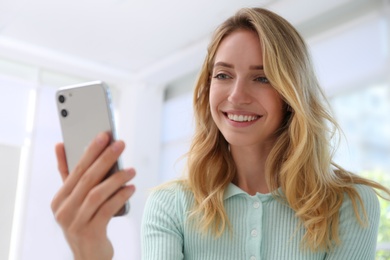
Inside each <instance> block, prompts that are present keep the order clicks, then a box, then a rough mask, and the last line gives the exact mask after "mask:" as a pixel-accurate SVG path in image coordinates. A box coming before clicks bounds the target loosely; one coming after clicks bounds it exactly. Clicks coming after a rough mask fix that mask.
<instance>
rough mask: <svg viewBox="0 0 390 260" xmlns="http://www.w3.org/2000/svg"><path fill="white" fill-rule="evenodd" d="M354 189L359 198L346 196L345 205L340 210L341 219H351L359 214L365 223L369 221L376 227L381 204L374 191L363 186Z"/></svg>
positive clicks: (356, 186)
mask: <svg viewBox="0 0 390 260" xmlns="http://www.w3.org/2000/svg"><path fill="white" fill-rule="evenodd" d="M354 189H355V190H356V192H357V195H358V197H357V196H355V197H352V198H351V196H349V195H348V194H345V195H344V201H343V205H342V207H341V209H340V214H341V217H344V218H349V217H352V216H353V215H355V216H356V213H358V215H359V216H360V217H361V219H362V220H363V221H365V220H368V222H371V224H374V225H376V224H377V223H378V222H379V217H380V204H379V200H378V196H377V194H376V193H375V191H374V189H373V188H371V187H370V186H367V185H363V184H356V185H354ZM355 210H357V212H355ZM355 219H356V217H355Z"/></svg>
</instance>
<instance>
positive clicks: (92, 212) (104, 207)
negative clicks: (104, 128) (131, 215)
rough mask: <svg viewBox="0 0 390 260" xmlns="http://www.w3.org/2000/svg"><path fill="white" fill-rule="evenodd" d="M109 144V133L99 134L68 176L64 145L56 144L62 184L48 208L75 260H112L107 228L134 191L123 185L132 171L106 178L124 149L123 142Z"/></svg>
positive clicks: (131, 187) (129, 178)
mask: <svg viewBox="0 0 390 260" xmlns="http://www.w3.org/2000/svg"><path fill="white" fill-rule="evenodd" d="M108 142H109V136H108V134H105V133H102V134H100V135H99V136H98V137H97V138H96V139H95V140H94V141H93V142H92V143H91V144H90V145H89V147H88V148H87V150H86V152H85V153H84V155H83V157H82V158H81V160H80V161H79V163H78V165H77V166H76V167H75V169H74V170H73V172H72V173H71V174H69V172H68V167H67V164H66V156H65V150H64V146H63V144H62V143H61V144H57V145H56V155H57V162H58V170H59V172H60V174H61V177H62V180H63V183H64V184H63V186H62V187H61V189H60V190H59V191H58V192H57V194H56V195H55V197H54V199H53V201H52V204H51V208H52V211H53V213H54V215H55V218H56V220H57V222H58V223H59V224H60V226H61V227H62V229H63V232H64V234H65V237H66V239H67V241H68V243H69V245H70V247H71V249H72V251H73V254H74V257H75V259H77V260H81V259H94V260H98V259H112V257H113V255H114V251H113V247H112V244H111V242H110V241H109V239H108V237H107V225H108V223H109V221H110V219H111V218H112V216H114V215H115V213H116V212H118V211H119V209H120V208H121V207H122V206H123V205H124V204H125V202H126V201H127V200H128V199H129V198H130V197H131V196H132V195H133V193H134V191H135V187H134V186H133V185H128V186H125V184H126V183H127V182H128V181H130V180H131V179H133V178H134V176H135V170H134V169H128V170H123V171H119V172H117V173H114V174H112V175H111V176H110V177H109V178H107V179H105V177H106V174H107V172H108V171H109V169H110V168H111V167H112V165H113V164H114V163H115V162H116V160H117V159H118V157H119V155H120V154H121V153H122V152H123V150H124V147H125V144H124V143H123V142H122V141H116V142H114V143H113V144H111V145H109V146H107V145H108Z"/></svg>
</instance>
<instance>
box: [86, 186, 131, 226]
mask: <svg viewBox="0 0 390 260" xmlns="http://www.w3.org/2000/svg"><path fill="white" fill-rule="evenodd" d="M134 192H135V186H134V185H128V186H124V187H122V188H121V189H120V190H118V191H117V192H116V193H115V194H114V195H113V196H112V197H110V198H109V199H108V200H107V201H106V202H105V203H104V204H103V205H102V206H101V207H100V208H99V210H98V212H97V214H96V215H95V217H94V218H93V219H92V222H91V225H93V226H96V227H98V226H107V225H108V223H109V221H110V220H111V218H112V217H113V216H114V215H115V214H116V213H117V212H118V211H119V210H120V209H121V208H122V207H123V205H125V203H126V202H127V201H128V200H129V199H130V198H131V196H133V194H134Z"/></svg>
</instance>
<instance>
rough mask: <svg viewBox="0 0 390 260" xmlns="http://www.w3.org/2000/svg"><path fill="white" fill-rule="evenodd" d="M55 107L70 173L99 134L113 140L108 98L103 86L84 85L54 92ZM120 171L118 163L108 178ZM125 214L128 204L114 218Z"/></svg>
mask: <svg viewBox="0 0 390 260" xmlns="http://www.w3.org/2000/svg"><path fill="white" fill-rule="evenodd" d="M56 103H57V108H58V116H59V119H60V124H61V131H62V138H63V142H64V146H65V154H66V160H67V164H68V169H69V172H72V170H73V169H74V167H75V166H76V165H77V163H78V161H79V160H80V158H81V156H82V155H83V153H84V151H85V149H86V148H87V147H88V145H89V144H90V143H91V142H92V140H93V139H94V138H95V137H96V136H97V135H98V134H99V133H101V132H107V133H109V134H110V136H111V143H112V142H113V140H115V139H116V131H115V124H114V117H113V110H112V108H111V94H110V90H109V88H108V86H107V85H106V84H105V83H104V82H102V81H94V82H87V83H83V84H78V85H72V86H67V87H63V88H60V89H59V90H58V91H57V92H56ZM120 169H121V165H120V161H119V160H118V161H117V163H116V164H115V165H114V166H113V167H112V168H111V170H110V171H109V172H108V173H107V176H109V175H111V174H113V173H115V172H117V171H118V170H120ZM128 210H129V203H126V205H124V207H123V208H122V209H121V210H120V211H119V212H118V213H117V214H116V216H121V215H124V214H126V213H127V212H128Z"/></svg>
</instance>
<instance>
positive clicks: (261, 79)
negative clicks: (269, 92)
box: [255, 77, 269, 84]
mask: <svg viewBox="0 0 390 260" xmlns="http://www.w3.org/2000/svg"><path fill="white" fill-rule="evenodd" d="M255 81H258V82H260V83H264V84H268V83H269V80H268V79H267V78H266V77H257V78H255Z"/></svg>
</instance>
